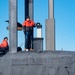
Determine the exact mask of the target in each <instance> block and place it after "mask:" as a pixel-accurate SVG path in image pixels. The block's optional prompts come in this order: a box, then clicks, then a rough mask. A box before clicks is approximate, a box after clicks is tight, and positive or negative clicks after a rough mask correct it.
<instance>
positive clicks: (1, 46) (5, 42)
mask: <svg viewBox="0 0 75 75" xmlns="http://www.w3.org/2000/svg"><path fill="white" fill-rule="evenodd" d="M7 46H8V42H7V41H6V40H3V41H2V43H1V44H0V48H6V47H7Z"/></svg>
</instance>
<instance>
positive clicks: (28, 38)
mask: <svg viewBox="0 0 75 75" xmlns="http://www.w3.org/2000/svg"><path fill="white" fill-rule="evenodd" d="M22 26H23V31H24V34H25V51H26V49H28V50H30V51H31V50H33V27H34V26H35V23H34V21H32V20H31V19H30V17H29V16H28V17H27V18H26V20H25V21H24V22H23V24H22Z"/></svg>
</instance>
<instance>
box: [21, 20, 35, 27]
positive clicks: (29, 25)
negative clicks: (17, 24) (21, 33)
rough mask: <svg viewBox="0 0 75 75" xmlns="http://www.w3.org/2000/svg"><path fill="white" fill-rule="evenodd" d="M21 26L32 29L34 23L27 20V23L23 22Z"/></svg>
mask: <svg viewBox="0 0 75 75" xmlns="http://www.w3.org/2000/svg"><path fill="white" fill-rule="evenodd" d="M22 25H23V26H25V27H33V26H34V21H32V20H29V21H27V20H26V21H24V22H23V24H22Z"/></svg>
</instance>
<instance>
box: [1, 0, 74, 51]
mask: <svg viewBox="0 0 75 75" xmlns="http://www.w3.org/2000/svg"><path fill="white" fill-rule="evenodd" d="M8 1H9V0H0V43H1V41H2V40H3V38H4V37H5V36H8V37H9V31H8V30H7V29H6V27H7V26H8V23H6V22H5V20H8V19H9V12H8V11H9V3H8ZM74 7H75V0H54V19H55V39H56V50H61V48H63V50H64V51H75V8H74ZM47 18H48V0H34V21H35V22H40V23H41V24H42V26H43V27H42V37H43V38H44V49H45V20H46V19H47ZM23 21H24V0H18V22H20V23H23ZM34 34H35V35H34V37H36V28H35V29H34ZM21 43H24V34H23V31H18V46H20V45H21ZM22 48H23V49H24V44H23V46H22Z"/></svg>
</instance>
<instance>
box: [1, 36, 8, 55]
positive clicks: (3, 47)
mask: <svg viewBox="0 0 75 75" xmlns="http://www.w3.org/2000/svg"><path fill="white" fill-rule="evenodd" d="M8 50H9V46H8V37H5V38H4V39H3V41H2V43H1V44H0V52H2V53H3V54H5V53H6V52H8Z"/></svg>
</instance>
